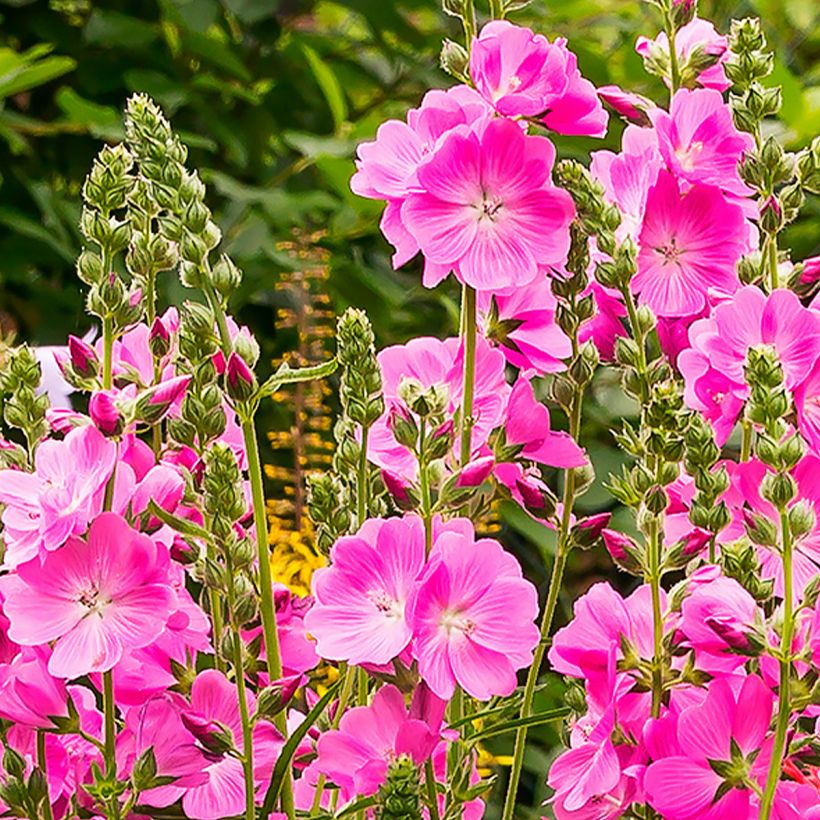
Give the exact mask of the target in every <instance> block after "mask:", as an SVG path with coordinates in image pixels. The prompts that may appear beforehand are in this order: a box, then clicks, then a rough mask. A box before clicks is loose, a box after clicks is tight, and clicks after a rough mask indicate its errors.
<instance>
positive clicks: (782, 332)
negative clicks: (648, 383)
mask: <svg viewBox="0 0 820 820" xmlns="http://www.w3.org/2000/svg"><path fill="white" fill-rule="evenodd" d="M689 336H690V340H691V341H692V346H693V348H695V349H696V350H699V351H700V352H702V353H703V354H704V355H705V356H706V357H707V358H708V360H709V362H710V363H711V366H712V367H713V368H714V369H716V370H717V371H718V372H719V373H722V374H724V375H725V376H726V378H727V379H729V380H731V381H732V382H733V383H734V384H736V385H739V386H741V387H742V386H743V385H745V376H744V366H745V364H746V358H747V354H748V352H749V350H750V349H751V348H753V347H759V346H770V347H772V348H773V349H774V351H775V353H776V354H777V358H778V360H779V361H780V364H781V365H782V367H783V375H784V383H785V385H786V387H787V388H789V389H794V388H795V387H797V386H798V385H799V384H800V383H801V382H802V381H803V380H804V379H805V378H806V377H807V375H808V374H809V372H810V371H811V368H812V366H813V365H814V363H815V361H816V360H817V358H818V356H820V315H818V314H817V313H815V312H814V311H812V310H809V309H808V308H804V307H803V306H802V305H801V304H800V301H799V300H798V298H797V296H795V295H794V293H792V292H791V291H788V290H782V289H781V290H775V291H773V292H772V293H771V294H769V295H768V296H766V295H765V294H764V293H763V292H762V291H760V290H759V289H758V288H755V287H752V286H748V287H745V288H743V289H741V290H740V291H738V293H736V294H735V295H734V297H733V298H732V299H730V300H728V301H726V302H724V303H722V304H720V305H718V306H717V307H716V308H715V310H714V312H713V313H712V316H711V317H710V318H708V319H701V320H699V321H697V322H695V323H694V324H693V325H692V327H691V328H690V331H689Z"/></svg>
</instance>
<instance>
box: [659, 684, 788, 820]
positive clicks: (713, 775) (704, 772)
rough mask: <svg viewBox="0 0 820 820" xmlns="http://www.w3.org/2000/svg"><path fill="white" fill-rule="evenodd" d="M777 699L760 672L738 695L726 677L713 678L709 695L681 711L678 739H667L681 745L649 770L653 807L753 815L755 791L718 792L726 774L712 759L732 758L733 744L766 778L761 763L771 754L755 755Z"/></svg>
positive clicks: (679, 813)
mask: <svg viewBox="0 0 820 820" xmlns="http://www.w3.org/2000/svg"><path fill="white" fill-rule="evenodd" d="M772 702H773V697H772V693H771V692H770V691H769V690H768V688H767V687H766V685H765V684H764V683H763V681H762V680H761V679H760V678H758V677H757V676H755V675H749V677H747V678H746V679H745V680H744V681H743V686H742V687H741V689H740V692H739V693H738V694H735V693H734V692H733V691H732V687H731V685H730V684H729V683H728V682H727V681H726V680H725V679H723V678H717V679H715V680H713V681H711V682H710V683H709V690H708V692H707V695H706V699H705V700H704V701H703V703H702V704H700V705H697V706H690V707H688V708H686V709H684V710H683V712H681V715H680V717H679V718H678V720H677V733H676V739H675V736H672V737H670V738H669V739H668V741H667V742H666V746H667V748H671V749H673V750H674V747H675V745H677V746H678V749H677V750H675V751H677V752H678V753H677V754H671V755H670V756H668V757H662V758H661V759H660V760H656V761H655V762H653V763H652V764H650V766H649V767H648V768H647V770H646V774H645V776H644V787H645V789H646V792H647V796H648V798H649V802H650V804H651V805H652V806H653V808H655V809H656V810H657V811H659V812H661V814H662V815H663V816H664V817H666V818H669V820H690V819H691V820H694V819H695V818H701V817H710V818H715V820H717V818H726V820H729V818H734V817H747V816H750V815H749V808H750V806H749V802H750V798H751V795H752V791H751V790H750V789H748V788H744V787H742V786H740V785H738V786H735V787H734V788H729V789H723V790H721V792H720V794H718V790H719V789H720V788H721V785H722V784H723V783H724V779H723V778H722V777H721V776H720V775H719V774H718V773H717V772H716V771H715V769H714V768H713V767H712V766H711V765H710V761H720V762H727V763H728V762H730V761H731V760H732V757H733V755H732V745H733V744H734V745H735V746H736V747H737V749H738V751H739V753H740V755H742V757H743V758H746V760H747V761H748V762H747V765H748V766H749V768H750V769H751V768H752V765H753V764H755V765H756V766H757V767H758V769H760V768H762V770H763V771H762V774H763V777H764V778H765V771H766V769H765V768H764V767H763V766H762V765H761V764H762V762H763V760H764V759H765V757H766V756H765V755H761V756H760V757H756V756H757V755H758V753H759V751H760V748H761V746H762V745H763V741H764V738H765V737H766V734H767V732H768V729H769V722H770V721H771V715H772ZM670 728H672V727H670ZM758 774H759V772H758Z"/></svg>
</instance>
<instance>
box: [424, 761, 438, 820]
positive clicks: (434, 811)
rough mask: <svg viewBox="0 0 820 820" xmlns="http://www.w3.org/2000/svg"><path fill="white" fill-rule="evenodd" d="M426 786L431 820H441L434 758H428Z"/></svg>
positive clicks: (425, 777)
mask: <svg viewBox="0 0 820 820" xmlns="http://www.w3.org/2000/svg"><path fill="white" fill-rule="evenodd" d="M424 785H425V787H426V789H427V808H428V809H429V810H430V820H440V816H439V813H438V790H437V789H436V773H435V772H434V771H433V758H432V757H428V758H427V762H426V763H425V764H424Z"/></svg>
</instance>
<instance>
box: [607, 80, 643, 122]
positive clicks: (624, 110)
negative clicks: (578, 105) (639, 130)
mask: <svg viewBox="0 0 820 820" xmlns="http://www.w3.org/2000/svg"><path fill="white" fill-rule="evenodd" d="M598 96H599V97H600V98H601V100H603V102H605V103H606V104H607V105H608V106H609V107H610V108H611V109H612V110H613V111H614V112H615V113H616V114H620V115H621V116H622V117H623V118H624V119H625V120H627V121H628V122H631V123H634V124H635V125H640V126H642V127H644V126H647V125H651V120H650V119H649V113H648V112H649V111H651V110H652V109H653V108H654V107H655V104H654V103H653V102H652V101H651V100H648V99H647V98H646V97H642V96H641V95H640V94H634V93H632V92H630V91H624V90H623V89H622V88H619V87H618V86H617V85H602V86H600V88H599V89H598Z"/></svg>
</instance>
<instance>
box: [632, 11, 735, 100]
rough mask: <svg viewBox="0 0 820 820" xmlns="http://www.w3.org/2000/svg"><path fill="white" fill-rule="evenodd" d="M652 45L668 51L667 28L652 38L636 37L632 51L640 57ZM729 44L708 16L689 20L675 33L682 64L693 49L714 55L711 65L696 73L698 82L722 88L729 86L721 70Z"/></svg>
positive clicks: (648, 50)
mask: <svg viewBox="0 0 820 820" xmlns="http://www.w3.org/2000/svg"><path fill="white" fill-rule="evenodd" d="M653 48H654V49H657V50H659V51H660V52H662V53H665V54H668V53H669V38H668V37H667V36H666V32H663V31H662V32H661V33H660V34H658V36H657V37H656V38H655V39H654V40H650V39H648V38H647V37H638V41H637V43H636V44H635V51H637V52H638V54H640V55H641V57H648V56H649V54H650V52H651V51H652V50H653ZM728 48H729V44H728V41H727V40H726V38H725V37H724V36H723V35H722V34H718V32H717V31H716V30H715V27H714V25H712V23H710V22H709V21H708V20H701V19H700V18H699V17H695V18H694V19H693V20H690V21H689V22H688V23H687V24H686V25H685V26H682V27H681V28H680V29H678V31H677V32H676V33H675V53H676V54H677V56H678V62H679V63H680V64H681V65H684V64H685V63H686V62H687V61H688V60H689V57H690V55H691V54H692V52H693V51H695V49H698V50H700V51H701V53H704V54H709V55H711V56H712V57H716V58H717V60H716V62H715V64H714V65H711V66H709V68H706V69H704V70H703V71H701V72H700V74H699V75H698V85H700V86H702V87H703V88H714V89H716V90H717V91H725V90H726V89H727V88H729V87H730V86H731V83H730V82H729V80H727V79H726V74H725V72H724V71H723V63H725V62H726V60H728V59H729V54H728Z"/></svg>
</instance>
